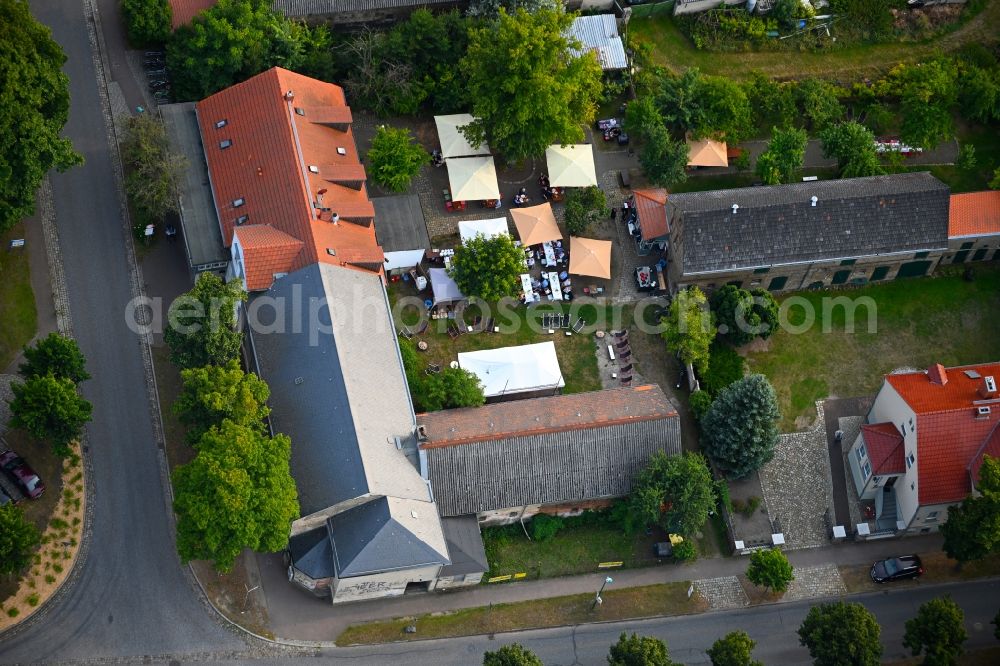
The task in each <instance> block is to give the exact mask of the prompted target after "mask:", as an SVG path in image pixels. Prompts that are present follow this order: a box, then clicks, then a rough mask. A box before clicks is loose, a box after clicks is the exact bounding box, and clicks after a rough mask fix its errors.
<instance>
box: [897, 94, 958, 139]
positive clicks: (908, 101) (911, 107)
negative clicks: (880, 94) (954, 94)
mask: <svg viewBox="0 0 1000 666" xmlns="http://www.w3.org/2000/svg"><path fill="white" fill-rule="evenodd" d="M900 111H901V113H902V116H903V123H902V125H901V126H900V128H899V138H900V139H901V140H903V141H904V142H906V143H908V144H910V145H913V146H920V147H921V148H928V149H929V148H933V147H935V146H936V145H938V144H939V143H941V142H942V141H945V140H947V139H949V138H951V135H952V134H953V133H954V131H955V123H954V122H953V121H952V119H951V111H949V110H948V109H947V108H946V107H943V106H940V105H937V104H928V103H927V102H923V101H921V100H920V99H917V98H912V97H907V98H904V99H903V102H902V104H901V105H900Z"/></svg>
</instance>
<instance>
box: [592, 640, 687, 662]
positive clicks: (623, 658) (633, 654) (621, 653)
mask: <svg viewBox="0 0 1000 666" xmlns="http://www.w3.org/2000/svg"><path fill="white" fill-rule="evenodd" d="M608 666H677V663H676V662H674V661H671V660H670V655H669V654H667V644H666V643H664V642H663V641H661V640H660V639H659V638H653V637H652V636H639V635H637V634H632V635H631V636H629V635H627V634H626V633H625V632H622V635H621V636H619V637H618V642H617V643H615V644H614V645H612V646H611V650H610V652H609V653H608Z"/></svg>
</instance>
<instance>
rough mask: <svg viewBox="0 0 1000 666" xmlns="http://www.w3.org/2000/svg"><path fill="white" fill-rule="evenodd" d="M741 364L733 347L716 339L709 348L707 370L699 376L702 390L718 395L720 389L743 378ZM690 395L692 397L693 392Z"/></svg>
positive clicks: (740, 358) (739, 357)
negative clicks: (702, 375)
mask: <svg viewBox="0 0 1000 666" xmlns="http://www.w3.org/2000/svg"><path fill="white" fill-rule="evenodd" d="M743 366H744V363H743V357H742V356H740V355H739V354H738V353H737V352H736V350H735V349H733V348H732V347H730V346H729V345H727V344H726V343H724V342H722V341H720V340H716V341H715V342H713V343H712V346H711V347H710V348H709V358H708V371H707V372H706V373H705V375H704V377H702V378H701V386H702V390H703V391H707V392H708V394H709V395H711V396H716V395H718V394H719V392H720V391H722V389H724V388H726V387H727V386H729V385H730V384H733V383H735V382H737V381H739V380H740V379H742V378H743ZM691 397H692V398H694V394H693V393H692V394H691ZM699 400H700V398H699ZM708 406H709V407H711V406H712V403H711V402H709V404H708ZM692 409H694V407H693V405H692ZM707 411H708V410H706V412H707ZM700 418H701V417H699V419H700Z"/></svg>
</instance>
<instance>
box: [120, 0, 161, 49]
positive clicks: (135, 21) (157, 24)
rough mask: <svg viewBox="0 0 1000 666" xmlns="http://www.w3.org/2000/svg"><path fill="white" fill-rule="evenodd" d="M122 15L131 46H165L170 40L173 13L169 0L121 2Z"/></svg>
mask: <svg viewBox="0 0 1000 666" xmlns="http://www.w3.org/2000/svg"><path fill="white" fill-rule="evenodd" d="M122 15H123V16H124V18H125V30H126V32H127V33H128V41H129V43H130V44H131V45H132V46H134V47H137V48H142V47H144V46H153V45H159V44H165V43H166V42H167V40H168V39H170V32H171V21H172V18H173V12H172V11H171V9H170V2H169V0H122Z"/></svg>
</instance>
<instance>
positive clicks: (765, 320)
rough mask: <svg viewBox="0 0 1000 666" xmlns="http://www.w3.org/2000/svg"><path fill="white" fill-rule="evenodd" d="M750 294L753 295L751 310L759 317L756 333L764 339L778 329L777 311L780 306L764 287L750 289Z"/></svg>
mask: <svg viewBox="0 0 1000 666" xmlns="http://www.w3.org/2000/svg"><path fill="white" fill-rule="evenodd" d="M750 296H751V297H753V310H754V312H756V313H757V316H758V317H759V318H760V333H758V334H757V335H759V336H760V337H762V338H764V339H765V340H766V339H767V338H769V337H771V335H772V334H773V333H774V332H775V331H777V330H778V324H779V322H778V311H779V310H780V309H781V307H780V306H779V305H778V301H776V300H775V298H774V295H773V294H771V292H769V291H768V290H766V289H759V288H758V289H751V290H750Z"/></svg>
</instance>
